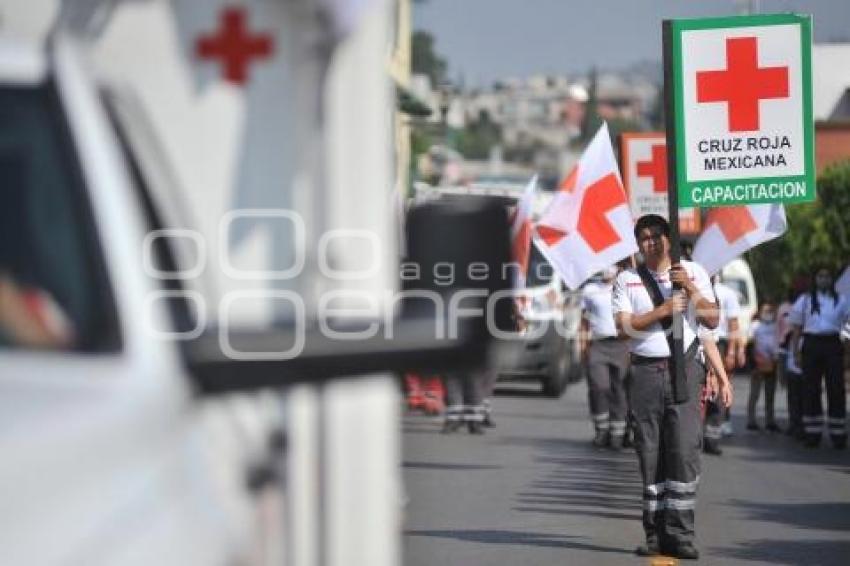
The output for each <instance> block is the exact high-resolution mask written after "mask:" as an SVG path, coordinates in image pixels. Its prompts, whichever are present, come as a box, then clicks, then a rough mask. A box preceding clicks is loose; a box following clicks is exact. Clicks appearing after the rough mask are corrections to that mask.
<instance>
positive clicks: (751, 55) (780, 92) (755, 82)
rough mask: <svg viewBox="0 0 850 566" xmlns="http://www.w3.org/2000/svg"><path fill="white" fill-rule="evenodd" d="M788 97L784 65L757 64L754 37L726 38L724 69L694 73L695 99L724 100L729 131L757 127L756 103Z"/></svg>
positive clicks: (757, 112) (756, 44)
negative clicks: (761, 65)
mask: <svg viewBox="0 0 850 566" xmlns="http://www.w3.org/2000/svg"><path fill="white" fill-rule="evenodd" d="M769 98H788V67H759V66H758V42H757V39H756V38H755V37H730V38H728V39H727V40H726V69H724V70H719V71H700V72H698V73H697V102H725V103H726V104H727V106H728V113H729V131H730V132H751V131H753V130H758V129H759V102H760V101H761V100H762V99H769Z"/></svg>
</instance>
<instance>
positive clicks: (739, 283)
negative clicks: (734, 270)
mask: <svg viewBox="0 0 850 566" xmlns="http://www.w3.org/2000/svg"><path fill="white" fill-rule="evenodd" d="M723 283H725V284H726V286H727V287H729V288H730V289H732V290H733V291H735V293H737V294H738V302H740V303H741V304H742V305H748V304H750V296H749V295H748V294H747V284H746V283H745V282H744V280H743V279H724V280H723Z"/></svg>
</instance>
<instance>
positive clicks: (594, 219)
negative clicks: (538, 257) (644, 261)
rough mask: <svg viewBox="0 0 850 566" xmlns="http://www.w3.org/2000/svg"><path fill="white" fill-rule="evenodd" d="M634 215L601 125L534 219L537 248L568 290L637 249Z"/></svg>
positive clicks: (605, 126) (606, 128)
mask: <svg viewBox="0 0 850 566" xmlns="http://www.w3.org/2000/svg"><path fill="white" fill-rule="evenodd" d="M633 229H634V220H633V219H632V214H631V212H630V211H629V204H628V200H627V198H626V192H625V190H623V182H622V180H621V179H620V172H619V169H618V167H617V160H616V158H615V157H614V152H613V150H612V149H611V138H610V137H609V135H608V125H607V124H603V125H602V127H601V128H599V131H598V132H597V133H596V136H594V138H593V141H591V142H590V145H588V146H587V149H585V151H584V154H583V155H582V156H581V159H580V160H579V162H578V164H576V167H575V169H573V171H572V172H571V173H570V175H569V176H568V177H567V178H566V179H565V180H564V182H563V183H562V184H561V186H560V187H559V189H558V193H557V194H556V195H555V197H554V198H553V199H552V202H551V204H550V205H549V207H548V208H547V209H546V212H544V214H543V216H542V217H541V218H540V221H539V222H538V224H537V235H538V239H539V241H540V243H541V245H540V246H538V247H539V248H540V251H541V252H542V253H543V255H544V256H546V258H547V259H548V260H549V263H551V264H552V266H553V267H554V268H555V270H556V271H557V272H558V274H559V275H560V276H561V279H563V281H564V283H565V284H566V285H567V287H569V288H570V289H577V288H578V287H579V286H580V285H581V284H582V283H583V282H584V281H586V280H587V279H588V278H589V277H590V276H591V275H593V274H594V273H597V272H599V271H602V270H603V269H605V268H607V267H610V266H612V265H614V264H615V263H617V262H618V261H620V260H621V259H623V258H625V257H628V256H630V255H631V254H633V253H635V252H636V251H637V243H636V242H635V237H634V233H633Z"/></svg>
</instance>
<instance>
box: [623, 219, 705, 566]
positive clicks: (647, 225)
mask: <svg viewBox="0 0 850 566" xmlns="http://www.w3.org/2000/svg"><path fill="white" fill-rule="evenodd" d="M635 237H636V238H637V241H638V247H639V249H640V251H641V253H642V254H643V257H644V265H642V266H640V267H638V269H628V270H625V271H623V272H621V273H620V274H619V275H618V276H617V280H616V282H615V283H614V291H613V299H612V303H613V311H614V318H615V321H616V324H617V329H618V331H619V333H620V334H626V335H628V336H629V350H630V352H631V379H630V382H629V387H628V394H629V404H630V410H631V416H632V421H633V424H634V427H635V451H636V452H637V456H638V462H639V464H640V471H641V477H642V481H643V528H644V532H645V535H646V543H645V544H644V545H641V546H639V547H638V548H637V550H636V552H637V554H639V555H641V556H654V555H658V554H660V553H662V552H664V553H665V554H670V555H673V556H675V557H678V558H685V559H696V558H698V557H699V552H698V551H697V549H696V547H695V546H694V536H695V532H694V528H695V527H694V509H695V507H696V491H697V485H698V484H699V475H700V440H701V433H702V417H701V413H700V399H701V392H702V388H703V384H704V382H705V367H704V366H703V365H702V363H701V362H700V360H699V358H698V356H697V352H698V350H699V340H698V339H697V330H698V328H697V327H698V324H702V325H703V326H705V327H706V328H708V329H714V328H716V327H717V323H718V316H719V313H718V309H717V305H716V304H715V302H714V293H713V292H712V289H711V282H710V281H709V278H708V274H707V273H706V272H705V270H704V269H703V268H702V267H701V266H700V265H698V264H696V263H693V262H690V261H682V262H681V263H680V264H677V265H672V263H671V259H670V226H669V224H668V223H667V221H666V220H665V219H664V218H663V217H661V216H657V215H646V216H642V217H641V218H640V219H638V221H637V223H636V224H635ZM674 284H676V285H677V286H679V289H678V290H676V291H675V292H674V290H673V285H674ZM674 313H682V314H683V329H682V330H683V335H682V340H683V344H684V348H685V367H684V370H685V382H684V383H681V382H680V380H678V379H676V375H675V372H673V371H671V369H672V368H671V365H670V355H671V348H670V343H669V342H668V333H667V332H666V331H665V329H666V328H670V325H671V317H672V315H673V314H674ZM677 382H678V383H677Z"/></svg>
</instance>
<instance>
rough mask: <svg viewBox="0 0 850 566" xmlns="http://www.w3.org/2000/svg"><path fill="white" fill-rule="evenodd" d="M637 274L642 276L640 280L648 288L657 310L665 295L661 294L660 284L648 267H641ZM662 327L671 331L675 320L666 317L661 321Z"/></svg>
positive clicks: (647, 290)
mask: <svg viewBox="0 0 850 566" xmlns="http://www.w3.org/2000/svg"><path fill="white" fill-rule="evenodd" d="M637 273H638V275H639V276H640V280H641V281H643V286H644V287H646V292H647V293H649V298H650V299H652V304H654V305H655V306H656V308H657V307H660V306H661V305H663V304H664V295H662V294H661V289H660V288H659V287H658V283H657V282H656V281H655V278H654V277H653V276H652V274H651V273H650V272H649V269H648V268H647V267H646V265H643V264H641V265H639V266H638V268H637ZM661 326H662V327H663V328H664V330H669V329H670V327H671V326H673V319H672V318H671V317H669V316H665V317H664V318H662V319H661Z"/></svg>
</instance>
